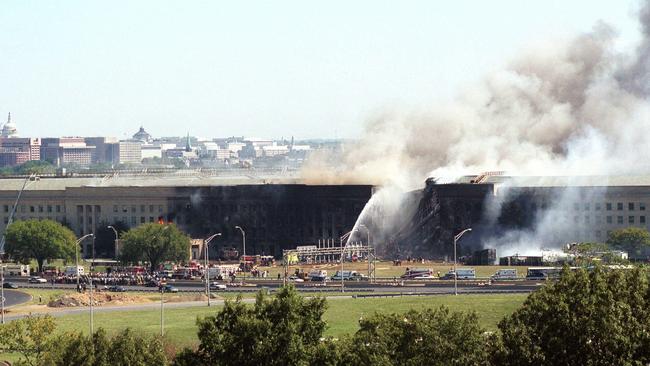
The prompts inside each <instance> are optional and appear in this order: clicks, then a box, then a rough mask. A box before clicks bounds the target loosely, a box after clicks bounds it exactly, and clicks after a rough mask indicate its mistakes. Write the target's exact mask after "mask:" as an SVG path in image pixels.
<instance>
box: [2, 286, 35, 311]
mask: <svg viewBox="0 0 650 366" xmlns="http://www.w3.org/2000/svg"><path fill="white" fill-rule="evenodd" d="M4 293H5V306H6V307H9V306H14V305H18V304H22V303H24V302H27V301H29V300H31V299H32V297H31V296H30V295H29V294H26V293H24V292H21V291H16V290H8V289H5V290H4Z"/></svg>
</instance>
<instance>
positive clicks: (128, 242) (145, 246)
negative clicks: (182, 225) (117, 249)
mask: <svg viewBox="0 0 650 366" xmlns="http://www.w3.org/2000/svg"><path fill="white" fill-rule="evenodd" d="M121 240H122V254H121V259H122V261H123V262H131V263H137V262H140V261H147V262H149V264H150V266H151V271H155V270H156V269H157V268H158V266H159V265H160V263H162V262H164V261H184V260H187V259H188V258H189V255H190V237H189V236H187V235H186V234H184V233H183V232H182V231H180V230H179V229H178V227H176V225H173V224H169V225H160V224H157V223H149V224H143V225H140V226H138V227H136V228H133V229H131V230H129V231H128V232H126V233H125V234H124V235H123V236H122V239H121Z"/></svg>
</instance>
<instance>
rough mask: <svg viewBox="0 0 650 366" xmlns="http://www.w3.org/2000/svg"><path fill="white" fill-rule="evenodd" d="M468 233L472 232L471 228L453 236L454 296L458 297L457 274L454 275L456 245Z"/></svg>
mask: <svg viewBox="0 0 650 366" xmlns="http://www.w3.org/2000/svg"><path fill="white" fill-rule="evenodd" d="M468 231H472V228H467V229H465V230H463V231H461V232H460V233H458V235H456V236H454V295H458V273H456V244H457V243H458V240H459V239H460V238H461V237H462V236H463V234H465V233H466V232H468Z"/></svg>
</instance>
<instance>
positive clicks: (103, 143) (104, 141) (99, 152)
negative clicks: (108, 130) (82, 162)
mask: <svg viewBox="0 0 650 366" xmlns="http://www.w3.org/2000/svg"><path fill="white" fill-rule="evenodd" d="M84 142H85V143H86V145H88V146H94V147H95V155H94V156H93V163H111V164H113V154H114V152H113V149H114V148H115V146H114V144H115V143H116V142H117V138H115V137H85V138H84Z"/></svg>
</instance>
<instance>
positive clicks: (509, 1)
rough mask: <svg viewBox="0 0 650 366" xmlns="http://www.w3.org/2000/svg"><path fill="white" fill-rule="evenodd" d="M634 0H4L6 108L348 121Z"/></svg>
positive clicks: (630, 30)
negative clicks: (318, 0)
mask: <svg viewBox="0 0 650 366" xmlns="http://www.w3.org/2000/svg"><path fill="white" fill-rule="evenodd" d="M638 7H639V4H638V2H636V1H628V0H610V1H604V0H603V1H597V0H570V1H567V0H557V1H552V0H525V1H522V0H492V1H485V0H474V1H469V0H454V1H444V0H439V1H434V0H423V1H378V0H369V1H349V0H348V1H332V0H329V1H321V2H316V1H304V0H299V1H280V0H276V1H230V2H219V1H174V2H172V1H161V0H155V1H104V2H100V1H63V0H56V1H27V0H13V1H10V0H5V1H2V2H1V3H0V119H1V120H2V122H4V120H5V118H6V113H7V112H12V115H13V120H14V121H15V122H16V124H17V126H18V130H19V133H20V135H22V136H60V135H85V136H87V135H109V136H117V137H125V136H126V135H128V136H130V135H132V134H133V133H134V132H135V131H136V130H137V128H138V127H139V126H140V125H141V124H142V125H144V127H145V128H146V129H147V130H148V131H149V132H150V133H152V134H153V135H154V136H161V135H164V136H170V135H184V134H186V133H187V132H189V133H190V134H192V135H195V136H211V137H217V136H231V135H246V136H265V137H278V138H279V137H281V136H285V137H288V136H291V135H295V136H296V137H297V138H311V137H335V136H337V137H355V136H358V135H359V134H360V133H361V131H362V127H363V124H364V121H365V120H366V118H368V116H370V115H372V114H373V113H376V112H377V111H381V110H384V109H391V108H402V109H406V110H408V109H412V108H421V107H423V106H426V105H427V104H428V103H430V102H432V101H436V100H440V99H443V100H444V99H446V98H451V97H453V96H454V95H455V94H456V93H458V92H459V90H460V89H462V88H467V87H471V84H472V83H473V82H475V81H476V80H478V79H480V78H481V76H482V75H485V74H486V73H487V72H489V71H490V70H495V69H498V68H500V67H501V66H502V65H503V64H505V63H506V62H507V61H508V60H509V59H510V58H511V57H512V56H513V55H516V54H517V52H519V50H521V49H522V48H525V47H526V45H527V44H529V43H535V42H539V41H542V40H546V39H549V38H554V37H564V36H567V35H570V34H573V33H575V32H584V31H588V30H590V29H591V28H592V26H593V25H594V23H595V22H597V21H598V20H603V21H605V22H607V23H609V24H611V25H613V26H614V27H615V28H616V29H617V30H618V31H619V33H620V40H621V45H622V47H626V46H629V45H630V44H631V43H632V42H633V41H634V40H635V39H636V37H637V28H638V27H637V23H636V19H635V18H634V17H635V14H634V13H635V11H636V9H637V8H638Z"/></svg>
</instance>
